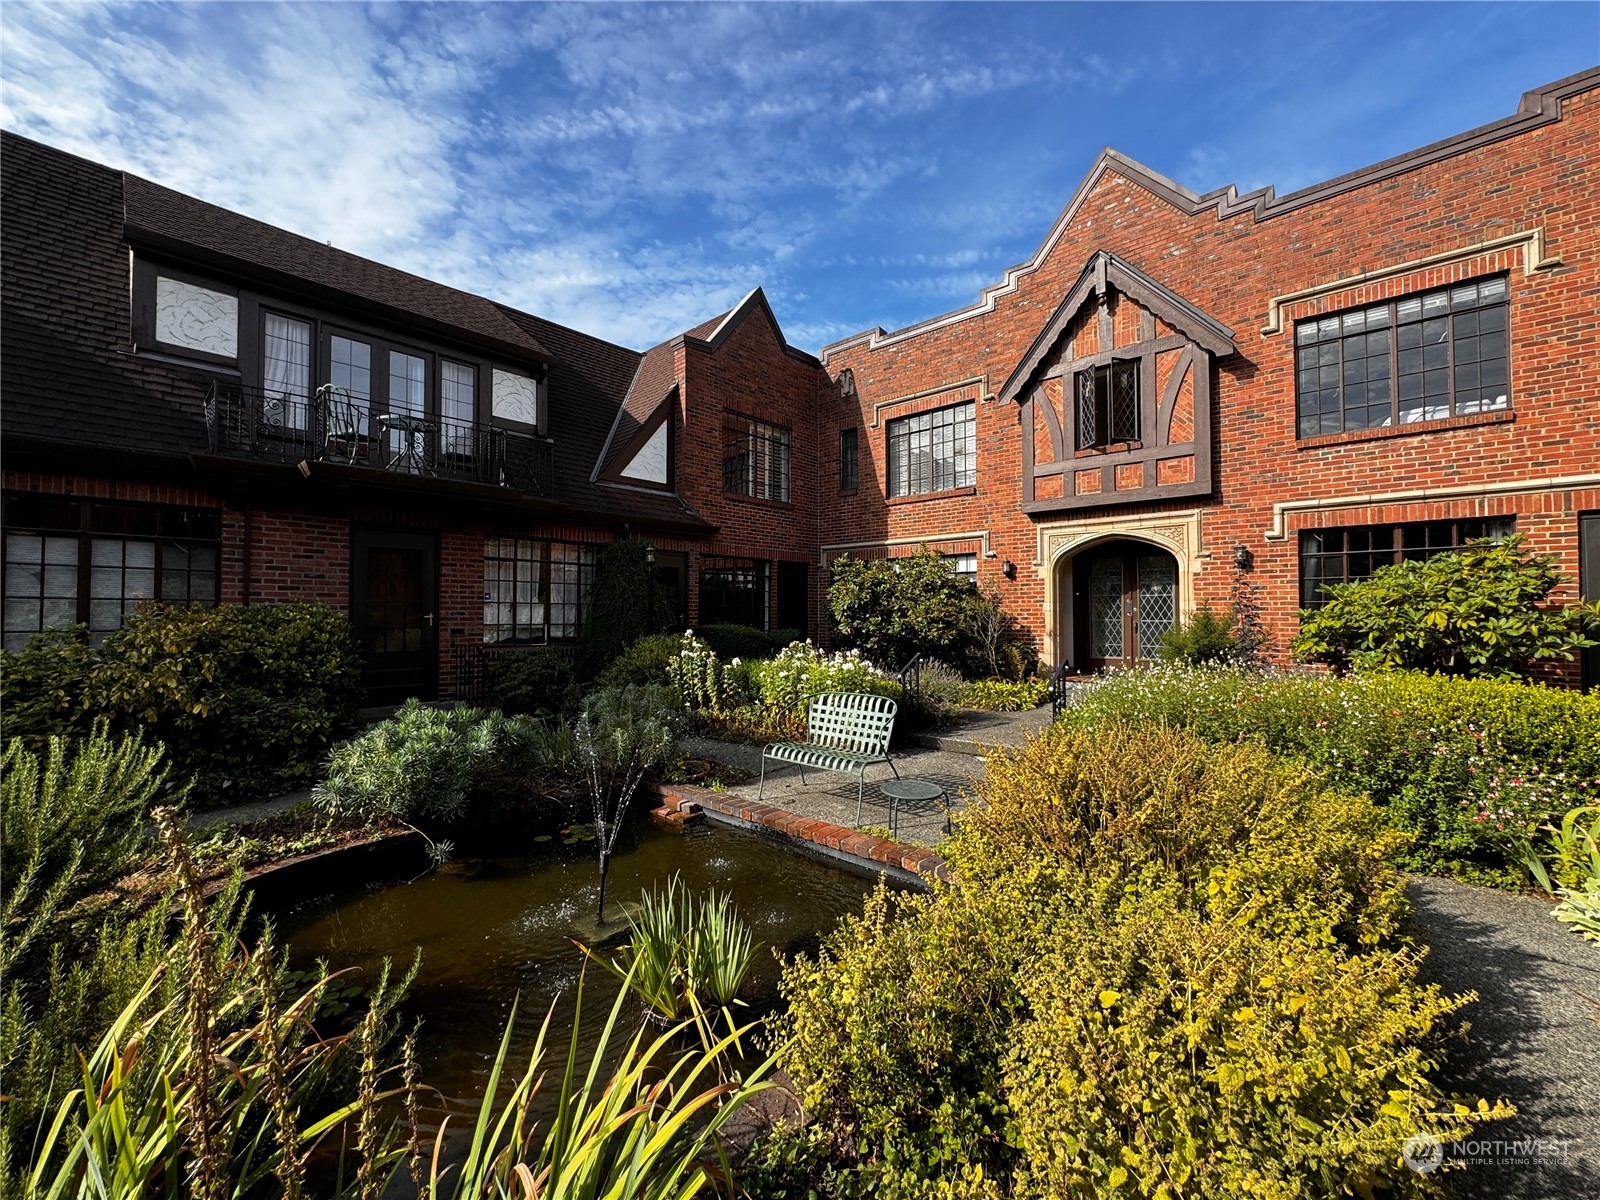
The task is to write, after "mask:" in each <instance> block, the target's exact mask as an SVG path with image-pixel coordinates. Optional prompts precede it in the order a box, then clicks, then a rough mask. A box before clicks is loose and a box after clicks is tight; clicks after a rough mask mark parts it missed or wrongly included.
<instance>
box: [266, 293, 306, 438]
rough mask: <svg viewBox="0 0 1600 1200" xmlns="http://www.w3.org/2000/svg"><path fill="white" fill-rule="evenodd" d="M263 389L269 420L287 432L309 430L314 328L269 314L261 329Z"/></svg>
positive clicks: (291, 318)
mask: <svg viewBox="0 0 1600 1200" xmlns="http://www.w3.org/2000/svg"><path fill="white" fill-rule="evenodd" d="M261 386H262V389H263V390H264V391H265V393H266V402H267V404H268V406H269V409H268V411H267V412H266V414H265V420H266V422H267V423H268V424H269V425H276V426H281V427H282V428H284V429H305V428H306V410H307V408H308V406H309V404H310V401H311V325H310V323H309V322H307V321H297V320H295V319H294V318H293V317H282V316H279V315H278V314H277V313H270V312H269V313H266V314H265V315H264V316H263V318H262V327H261Z"/></svg>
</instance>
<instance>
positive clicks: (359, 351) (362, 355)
mask: <svg viewBox="0 0 1600 1200" xmlns="http://www.w3.org/2000/svg"><path fill="white" fill-rule="evenodd" d="M328 382H329V383H330V384H331V385H332V386H333V387H335V388H337V389H338V390H339V391H341V392H343V393H344V394H345V395H346V396H348V397H349V398H350V401H351V403H352V404H353V405H354V406H355V411H356V412H357V413H358V414H360V417H361V421H362V428H363V429H365V427H366V415H367V413H368V411H370V409H371V407H372V346H371V345H370V344H369V343H367V342H362V341H357V340H356V339H355V338H348V337H342V336H340V335H339V334H337V333H335V334H332V335H330V336H329V338H328Z"/></svg>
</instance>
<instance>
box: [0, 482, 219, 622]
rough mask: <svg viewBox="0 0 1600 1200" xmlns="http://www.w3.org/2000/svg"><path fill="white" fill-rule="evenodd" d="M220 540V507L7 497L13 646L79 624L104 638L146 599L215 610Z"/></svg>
mask: <svg viewBox="0 0 1600 1200" xmlns="http://www.w3.org/2000/svg"><path fill="white" fill-rule="evenodd" d="M221 541H222V513H221V512H220V511H219V510H217V509H192V508H174V507H168V506H164V505H156V504H115V503H110V502H102V501H93V500H81V499H76V498H73V497H70V496H42V495H38V494H35V493H7V494H6V496H5V557H4V562H5V583H4V591H5V610H4V611H5V617H4V629H3V634H4V643H5V648H6V649H7V650H16V649H20V648H21V647H22V645H23V643H25V642H26V641H27V640H28V638H30V637H31V636H33V635H34V634H35V633H38V632H39V631H40V630H42V629H60V628H64V627H66V626H68V625H75V624H79V623H83V624H87V625H88V626H89V629H90V632H91V633H93V634H94V635H95V637H96V638H99V637H101V636H104V635H105V634H107V633H110V632H112V631H113V630H116V629H118V628H120V627H121V625H122V621H123V618H124V617H125V616H126V615H127V614H128V613H131V612H132V611H133V610H134V609H135V608H136V607H138V606H139V605H140V604H141V603H144V602H145V601H150V600H156V601H161V602H163V603H167V604H201V605H205V606H207V607H209V606H211V605H214V604H216V602H217V568H218V562H219V559H220V558H221Z"/></svg>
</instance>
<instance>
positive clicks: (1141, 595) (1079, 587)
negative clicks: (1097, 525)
mask: <svg viewBox="0 0 1600 1200" xmlns="http://www.w3.org/2000/svg"><path fill="white" fill-rule="evenodd" d="M1072 576H1073V586H1072V607H1073V612H1074V616H1075V620H1074V625H1075V627H1076V640H1077V655H1076V658H1077V661H1078V663H1079V664H1080V665H1081V667H1082V668H1083V669H1084V670H1089V671H1098V670H1102V669H1104V668H1106V667H1125V666H1131V665H1132V664H1134V663H1136V662H1138V661H1140V660H1141V659H1146V660H1148V659H1151V658H1154V657H1155V656H1156V651H1157V650H1158V649H1159V648H1160V646H1161V635H1162V634H1164V633H1165V632H1166V631H1167V630H1169V629H1171V628H1172V626H1173V623H1174V622H1175V621H1176V619H1177V614H1178V561H1177V559H1175V558H1173V557H1172V555H1170V554H1168V553H1167V552H1166V551H1165V550H1160V549H1157V548H1156V547H1154V546H1148V545H1143V544H1141V543H1138V542H1111V543H1108V544H1107V545H1105V546H1102V547H1098V548H1096V549H1094V550H1090V551H1086V552H1085V553H1083V554H1081V555H1079V556H1078V558H1077V559H1076V560H1074V562H1073V572H1072Z"/></svg>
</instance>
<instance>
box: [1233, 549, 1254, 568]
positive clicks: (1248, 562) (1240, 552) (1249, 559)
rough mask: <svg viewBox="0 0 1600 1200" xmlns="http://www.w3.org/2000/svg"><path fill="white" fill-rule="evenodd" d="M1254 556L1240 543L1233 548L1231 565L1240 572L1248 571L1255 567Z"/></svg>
mask: <svg viewBox="0 0 1600 1200" xmlns="http://www.w3.org/2000/svg"><path fill="white" fill-rule="evenodd" d="M1255 563H1256V556H1255V555H1254V554H1251V553H1250V547H1249V546H1246V545H1245V544H1244V543H1243V542H1240V543H1239V544H1238V545H1237V546H1235V547H1234V548H1233V565H1234V566H1236V567H1238V568H1239V570H1241V571H1248V570H1249V569H1250V568H1251V567H1253V566H1255Z"/></svg>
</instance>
